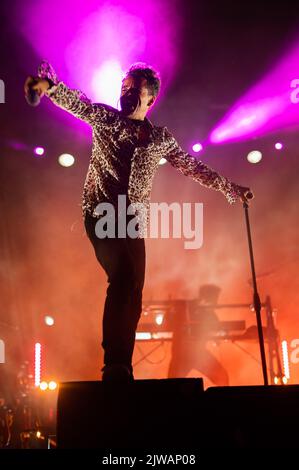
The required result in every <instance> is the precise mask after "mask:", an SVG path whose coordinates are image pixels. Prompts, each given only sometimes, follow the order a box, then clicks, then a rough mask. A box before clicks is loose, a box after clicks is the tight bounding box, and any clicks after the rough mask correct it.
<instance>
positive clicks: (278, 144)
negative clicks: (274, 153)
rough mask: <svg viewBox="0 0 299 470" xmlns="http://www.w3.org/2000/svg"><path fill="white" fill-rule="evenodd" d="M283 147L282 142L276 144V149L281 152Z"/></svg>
mask: <svg viewBox="0 0 299 470" xmlns="http://www.w3.org/2000/svg"><path fill="white" fill-rule="evenodd" d="M282 147H283V145H282V143H281V142H276V144H275V148H276V150H281V149H282Z"/></svg>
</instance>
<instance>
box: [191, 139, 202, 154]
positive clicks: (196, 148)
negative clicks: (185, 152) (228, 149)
mask: <svg viewBox="0 0 299 470" xmlns="http://www.w3.org/2000/svg"><path fill="white" fill-rule="evenodd" d="M202 149H203V146H202V144H201V143H200V142H197V143H196V144H194V145H192V150H193V152H196V153H198V152H201V151H202Z"/></svg>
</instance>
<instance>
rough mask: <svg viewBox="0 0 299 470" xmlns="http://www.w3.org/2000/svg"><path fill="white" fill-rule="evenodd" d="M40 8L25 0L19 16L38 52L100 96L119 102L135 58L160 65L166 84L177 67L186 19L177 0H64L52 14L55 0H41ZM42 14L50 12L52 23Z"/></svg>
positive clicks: (61, 74) (69, 80) (73, 82)
mask: <svg viewBox="0 0 299 470" xmlns="http://www.w3.org/2000/svg"><path fill="white" fill-rule="evenodd" d="M74 5H75V6H74ZM38 11H39V15H38V16H39V18H37V16H36V5H35V3H34V2H29V4H27V3H26V5H25V3H24V4H23V3H21V2H19V7H18V8H17V9H16V10H15V17H16V21H18V22H20V23H21V24H22V27H21V31H22V34H23V35H24V37H25V38H26V40H27V41H28V42H29V43H30V44H31V45H32V47H33V48H34V50H35V52H36V54H37V55H38V57H41V58H45V59H47V60H49V62H50V63H52V65H53V67H54V69H55V70H56V71H57V74H58V78H59V79H60V80H63V81H64V82H65V83H66V84H67V85H69V86H70V87H71V88H76V89H80V90H82V91H83V92H84V93H85V94H86V95H87V96H88V97H89V98H90V99H91V100H92V101H94V102H104V103H107V104H112V105H113V106H116V104H117V100H118V98H119V96H120V89H121V86H120V81H121V78H122V77H121V73H122V71H125V70H127V69H128V67H129V66H130V65H131V64H132V63H134V62H139V61H141V62H146V63H148V64H150V65H152V66H153V67H154V68H156V69H157V70H158V71H159V72H160V74H161V76H162V81H163V90H165V89H166V88H167V87H168V86H169V84H170V82H171V80H172V78H173V76H174V74H175V72H176V70H177V67H176V65H177V59H178V52H177V51H178V46H179V40H178V38H179V37H180V34H179V32H180V29H181V24H182V20H181V18H180V14H179V11H178V10H177V8H176V6H175V2H172V1H171V0H139V1H138V2H127V1H125V0H106V1H103V2H97V1H90V2H86V1H84V0H76V1H75V3H74V1H73V0H64V1H63V2H61V3H60V4H59V15H52V16H51V15H49V2H48V1H47V0H39V2H38ZM40 18H47V28H46V29H45V27H44V22H43V21H40ZM153 18H154V19H155V21H153ZM32 31H34V32H35V34H34V38H33V35H32ZM50 31H52V32H53V31H55V34H50V33H49V32H50ZM36 37H38V38H39V40H38V41H36V39H35V38H36ZM161 51H163V54H162V53H161ZM33 73H34V71H33ZM164 76H165V80H163V77H164Z"/></svg>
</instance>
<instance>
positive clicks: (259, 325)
mask: <svg viewBox="0 0 299 470" xmlns="http://www.w3.org/2000/svg"><path fill="white" fill-rule="evenodd" d="M249 198H250V195H249ZM243 207H244V211H245V221H246V229H247V238H248V246H249V257H250V264H251V274H252V286H253V306H254V310H255V313H256V322H257V329H258V335H259V344H260V353H261V360H262V370H263V377H264V385H268V376H267V363H266V354H265V345H264V335H263V327H262V320H261V301H260V296H259V294H258V291H257V284H256V275H255V267H254V258H253V249H252V240H251V232H250V223H249V212H248V203H247V202H243Z"/></svg>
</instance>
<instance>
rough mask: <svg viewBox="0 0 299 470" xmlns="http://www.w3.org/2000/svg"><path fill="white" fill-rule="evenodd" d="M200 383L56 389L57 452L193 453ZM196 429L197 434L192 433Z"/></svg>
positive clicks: (85, 384)
mask: <svg viewBox="0 0 299 470" xmlns="http://www.w3.org/2000/svg"><path fill="white" fill-rule="evenodd" d="M203 395H204V392H203V381H202V379H197V378H196V379H188V378H187V379H161V380H135V381H134V382H132V383H128V384H113V383H107V382H69V383H62V384H60V387H59V395H58V410H57V446H58V448H61V449H62V448H64V449H105V448H143V449H150V448H155V447H156V448H172V449H173V448H186V449H187V448H194V446H197V447H198V445H199V440H200V433H199V426H198V423H197V422H196V419H197V416H198V415H199V409H200V406H201V398H202V397H203ZM195 425H196V427H197V431H198V432H194V426H195Z"/></svg>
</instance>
